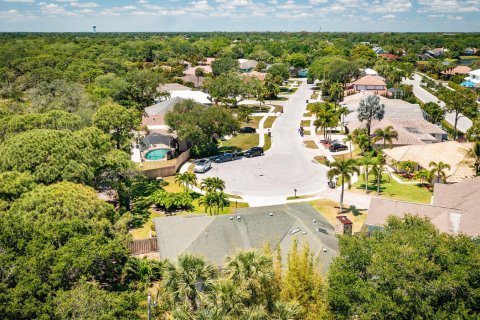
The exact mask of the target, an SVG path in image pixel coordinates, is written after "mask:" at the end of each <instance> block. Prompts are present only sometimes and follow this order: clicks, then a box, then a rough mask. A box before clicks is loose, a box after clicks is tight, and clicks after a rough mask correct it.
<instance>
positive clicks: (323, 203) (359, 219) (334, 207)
mask: <svg viewBox="0 0 480 320" xmlns="http://www.w3.org/2000/svg"><path fill="white" fill-rule="evenodd" d="M310 204H311V205H312V207H314V208H315V210H317V211H318V213H319V214H320V215H321V216H323V217H324V218H325V219H326V220H327V221H328V222H330V223H331V224H332V225H333V226H335V223H336V217H337V215H338V210H339V209H340V205H339V203H338V202H335V201H333V200H329V199H321V200H315V201H311V202H310ZM346 208H347V209H346V211H345V212H344V213H346V216H347V218H348V219H349V220H350V221H352V223H353V226H352V229H353V232H354V233H355V232H359V231H360V229H361V228H362V226H363V225H364V223H365V220H366V219H367V215H368V212H367V211H366V210H359V209H357V208H355V207H354V206H348V205H346Z"/></svg>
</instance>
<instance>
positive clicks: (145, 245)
mask: <svg viewBox="0 0 480 320" xmlns="http://www.w3.org/2000/svg"><path fill="white" fill-rule="evenodd" d="M127 247H128V251H130V253H131V254H142V253H149V252H155V251H157V250H158V246H157V238H155V237H153V238H150V239H143V240H133V241H130V242H129V243H128V244H127Z"/></svg>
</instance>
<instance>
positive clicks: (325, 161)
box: [313, 156, 327, 166]
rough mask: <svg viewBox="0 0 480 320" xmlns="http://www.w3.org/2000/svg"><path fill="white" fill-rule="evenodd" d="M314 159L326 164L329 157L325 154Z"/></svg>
mask: <svg viewBox="0 0 480 320" xmlns="http://www.w3.org/2000/svg"><path fill="white" fill-rule="evenodd" d="M313 159H315V161H317V162H318V163H320V164H323V165H324V166H325V165H326V164H327V158H326V157H325V156H316V157H314V158H313Z"/></svg>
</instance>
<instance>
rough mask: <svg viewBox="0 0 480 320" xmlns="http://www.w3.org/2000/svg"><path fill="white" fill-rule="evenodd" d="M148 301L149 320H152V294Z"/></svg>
mask: <svg viewBox="0 0 480 320" xmlns="http://www.w3.org/2000/svg"><path fill="white" fill-rule="evenodd" d="M147 301H148V320H151V319H152V310H151V308H150V304H151V301H152V297H151V296H150V293H149V294H148V298H147Z"/></svg>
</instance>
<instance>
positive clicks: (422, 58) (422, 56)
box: [417, 54, 431, 61]
mask: <svg viewBox="0 0 480 320" xmlns="http://www.w3.org/2000/svg"><path fill="white" fill-rule="evenodd" d="M430 59H431V57H430V56H428V55H426V54H417V60H418V61H427V60H430Z"/></svg>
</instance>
